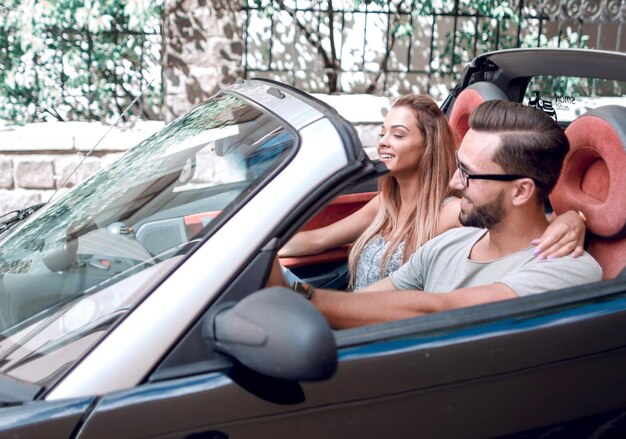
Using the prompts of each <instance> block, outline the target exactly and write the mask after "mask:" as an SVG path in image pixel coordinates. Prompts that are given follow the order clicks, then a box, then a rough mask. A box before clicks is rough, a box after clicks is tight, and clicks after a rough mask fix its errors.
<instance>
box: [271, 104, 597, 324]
mask: <svg viewBox="0 0 626 439" xmlns="http://www.w3.org/2000/svg"><path fill="white" fill-rule="evenodd" d="M469 125H470V130H469V131H468V133H467V134H466V135H465V136H464V138H463V140H462V143H461V145H460V147H459V148H458V150H457V151H456V153H455V147H454V136H453V135H452V132H451V130H450V128H449V126H448V125H447V122H446V120H445V116H444V115H443V114H442V113H441V111H440V110H439V109H438V108H437V106H436V105H435V104H434V102H432V100H430V99H429V98H427V97H424V96H408V97H405V98H401V99H400V100H399V101H397V102H396V103H395V104H394V106H393V108H392V110H391V111H390V112H389V113H388V114H387V116H386V118H385V122H384V124H383V127H382V130H381V140H380V141H379V149H378V152H379V156H380V158H381V160H383V161H385V163H386V164H387V166H388V168H389V170H390V174H389V175H388V176H386V177H383V179H382V181H381V183H380V189H381V190H380V193H379V195H378V196H377V197H375V198H374V199H373V200H372V201H371V202H370V203H368V204H367V205H366V206H364V207H363V208H362V209H361V210H360V211H358V212H356V213H355V214H353V215H351V216H350V217H347V218H345V219H343V220H341V221H339V222H337V223H335V224H332V225H330V226H327V227H326V228H323V229H319V230H317V231H308V232H301V233H299V234H298V235H296V236H295V237H294V238H292V240H291V241H290V242H288V243H287V244H286V245H285V246H284V247H283V248H282V249H281V251H280V252H279V256H296V255H301V254H310V253H314V252H319V251H323V250H324V249H326V248H331V247H335V246H338V245H342V244H345V243H348V242H352V241H354V240H356V242H355V244H354V246H353V248H352V250H351V255H350V268H351V285H352V286H353V288H354V290H355V294H345V293H344V292H339V291H331V290H323V289H318V288H313V287H312V286H310V285H306V284H303V283H301V282H295V284H294V289H295V290H296V291H298V292H300V293H302V294H303V295H305V296H306V297H307V298H308V299H310V300H311V301H312V302H313V304H314V305H315V306H317V308H318V309H319V310H320V311H321V312H322V313H323V314H324V316H325V317H326V319H327V320H328V321H329V323H330V324H331V326H333V327H334V328H347V327H353V326H361V325H367V324H373V323H379V322H384V321H389V320H396V319H401V318H408V317H412V316H417V315H420V314H424V313H430V312H436V311H444V310H450V309H454V308H460V307H464V306H470V305H477V304H480V303H487V302H493V301H498V300H505V299H510V298H515V297H519V296H526V295H530V294H535V293H539V292H543V291H547V290H551V289H558V288H563V287H567V286H573V285H578V284H582V283H587V282H592V281H596V280H600V279H601V276H602V271H601V268H600V266H599V265H598V263H597V262H596V261H595V260H594V259H593V258H592V257H591V256H590V255H589V254H587V253H585V252H584V251H583V249H582V240H583V239H582V238H583V235H584V221H583V219H582V218H580V216H579V215H578V213H576V212H567V213H565V214H563V215H561V216H559V217H558V218H556V219H555V220H553V221H552V222H550V220H549V219H548V218H546V216H545V211H544V202H545V201H546V199H547V197H548V194H549V193H550V191H551V190H552V188H553V187H554V185H555V184H556V182H557V179H558V176H559V172H560V170H561V166H562V163H563V159H564V158H565V155H566V154H567V152H568V149H569V143H568V140H567V138H566V136H565V134H564V132H563V130H562V129H561V128H560V127H559V126H558V124H557V123H556V122H555V121H554V120H553V119H552V118H550V117H549V116H547V115H546V114H544V113H543V112H541V111H539V110H536V109H533V108H530V107H526V106H523V105H521V104H518V103H514V102H509V101H500V100H495V101H488V102H485V103H483V104H481V105H480V106H479V107H478V108H477V109H476V110H474V112H473V113H472V115H471V116H470V120H469ZM451 161H452V163H451ZM455 165H456V166H455ZM456 194H458V195H460V197H455V196H454V195H456ZM461 225H462V226H464V227H458V226H461ZM271 276H272V277H271V279H270V284H280V283H283V282H284V281H282V279H281V276H280V274H279V270H274V271H273V273H272V275H271Z"/></svg>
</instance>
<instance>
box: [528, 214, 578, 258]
mask: <svg viewBox="0 0 626 439" xmlns="http://www.w3.org/2000/svg"><path fill="white" fill-rule="evenodd" d="M549 221H550V225H549V226H548V228H547V229H546V231H545V232H544V233H543V235H541V237H540V238H537V239H534V240H533V241H532V242H531V244H534V245H536V246H537V248H536V249H535V254H536V255H537V257H538V258H541V259H546V258H560V257H562V256H567V255H570V256H572V257H578V256H581V255H582V254H583V251H584V249H583V245H584V242H585V231H586V227H585V220H584V219H583V217H582V216H581V215H580V214H579V213H578V212H576V211H575V210H568V211H567V212H565V213H562V214H561V215H558V216H557V215H556V214H554V213H553V214H552V216H551V217H550V218H549Z"/></svg>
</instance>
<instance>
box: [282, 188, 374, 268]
mask: <svg viewBox="0 0 626 439" xmlns="http://www.w3.org/2000/svg"><path fill="white" fill-rule="evenodd" d="M379 208H380V202H379V198H378V196H376V197H374V198H372V199H371V200H370V201H369V202H368V203H367V204H366V205H365V206H363V207H361V208H360V209H359V210H357V211H356V212H354V213H353V214H351V215H348V216H347V217H345V218H342V219H340V220H339V221H337V222H335V223H333V224H329V225H328V226H325V227H322V228H319V229H315V230H307V231H305V232H300V233H298V234H296V235H295V236H294V237H293V238H291V239H290V240H289V242H287V243H286V244H285V245H284V246H283V247H282V248H281V249H280V250H279V251H278V256H279V257H281V258H283V257H290V256H304V255H313V254H316V253H321V252H323V251H325V250H328V249H331V248H335V247H339V246H341V245H344V244H349V243H352V242H354V240H356V239H357V238H358V237H359V236H360V235H361V233H363V232H364V231H365V229H366V228H367V226H369V225H370V224H371V223H372V221H373V220H374V218H375V217H376V214H377V213H378V209H379Z"/></svg>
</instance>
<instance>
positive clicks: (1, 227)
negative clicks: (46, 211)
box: [0, 203, 46, 234]
mask: <svg viewBox="0 0 626 439" xmlns="http://www.w3.org/2000/svg"><path fill="white" fill-rule="evenodd" d="M45 205H46V203H39V204H33V205H32V206H29V207H26V208H24V209H19V210H12V211H11V212H7V213H5V214H4V215H1V216H0V220H1V219H2V218H4V217H6V216H8V215H11V214H13V216H12V217H10V218H7V219H5V220H3V221H2V222H0V234H2V233H3V232H5V231H7V230H9V229H10V228H11V227H13V226H14V225H16V224H18V223H21V222H22V221H24V220H25V219H26V218H28V217H29V216H31V215H32V214H33V213H35V212H37V211H38V210H39V209H41V208H42V207H43V206H45Z"/></svg>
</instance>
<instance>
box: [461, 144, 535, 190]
mask: <svg viewBox="0 0 626 439" xmlns="http://www.w3.org/2000/svg"><path fill="white" fill-rule="evenodd" d="M456 166H457V168H458V169H459V178H460V179H461V184H462V185H463V187H464V188H465V189H467V187H468V186H469V181H470V180H471V179H474V180H495V181H513V180H519V179H520V178H530V177H526V176H524V175H516V174H470V173H469V172H467V169H465V167H464V166H463V165H462V164H461V162H459V151H457V152H456ZM532 180H533V181H534V182H535V184H536V185H537V186H539V182H538V181H536V180H535V179H534V178H533V179H532Z"/></svg>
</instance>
